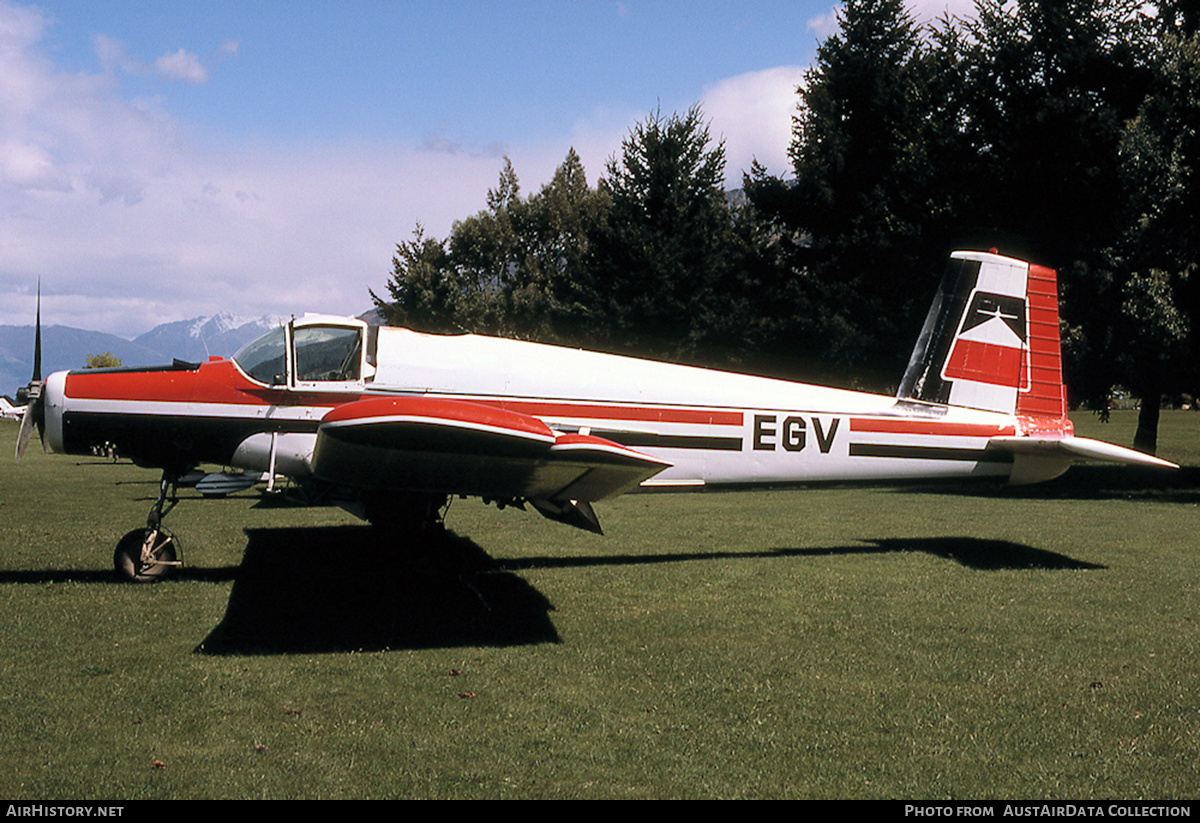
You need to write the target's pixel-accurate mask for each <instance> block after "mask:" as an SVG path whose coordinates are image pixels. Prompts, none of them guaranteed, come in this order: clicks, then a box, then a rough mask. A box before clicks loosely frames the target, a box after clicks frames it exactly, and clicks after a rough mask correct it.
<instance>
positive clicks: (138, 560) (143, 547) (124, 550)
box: [113, 526, 179, 583]
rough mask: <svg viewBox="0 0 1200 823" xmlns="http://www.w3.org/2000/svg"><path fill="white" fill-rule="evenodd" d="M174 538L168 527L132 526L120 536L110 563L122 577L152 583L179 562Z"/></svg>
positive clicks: (169, 571)
mask: <svg viewBox="0 0 1200 823" xmlns="http://www.w3.org/2000/svg"><path fill="white" fill-rule="evenodd" d="M176 547H177V541H176V539H175V535H174V534H172V533H171V531H170V529H165V528H163V527H162V526H159V527H158V528H157V529H152V528H144V529H134V530H133V531H131V532H129V534H127V535H125V536H124V537H122V538H121V540H120V542H118V543H117V550H116V551H115V552H113V566H115V567H116V569H117V574H119V575H120V576H121V577H122V578H124V579H125V580H131V581H133V582H135V583H153V582H155V581H158V580H162V579H163V578H164V577H166V576H167V575H169V574H170V573H171V572H172V571H174V570H175V567H176V566H178V565H179V562H178V557H179V552H178V551H176Z"/></svg>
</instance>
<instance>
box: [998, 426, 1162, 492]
mask: <svg viewBox="0 0 1200 823" xmlns="http://www.w3.org/2000/svg"><path fill="white" fill-rule="evenodd" d="M987 448H988V450H989V451H998V452H1002V453H1007V454H1011V455H1012V456H1013V460H1014V464H1015V465H1014V466H1013V472H1012V475H1011V476H1010V480H1009V482H1011V483H1014V484H1021V483H1036V482H1040V481H1042V480H1049V479H1051V478H1053V477H1057V476H1058V475H1059V474H1062V473H1063V472H1064V471H1066V470H1067V468H1068V467H1070V466H1071V464H1072V463H1078V462H1081V461H1084V460H1096V461H1100V462H1104V463H1124V464H1127V465H1133V466H1155V467H1158V468H1164V469H1177V468H1179V466H1177V465H1176V464H1175V463H1171V462H1169V461H1167V460H1163V459H1162V458H1159V457H1155V456H1154V455H1152V454H1146V453H1145V452H1140V451H1135V450H1134V449H1127V448H1125V447H1124V446H1117V445H1114V444H1112V443H1105V442H1104V441H1102V440H1092V439H1091V438H1088V437H1075V436H1074V435H1066V436H1061V437H1038V436H1036V435H1034V436H1026V437H993V438H991V439H990V440H988V445H987Z"/></svg>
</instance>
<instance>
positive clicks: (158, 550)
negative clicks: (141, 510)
mask: <svg viewBox="0 0 1200 823" xmlns="http://www.w3.org/2000/svg"><path fill="white" fill-rule="evenodd" d="M178 479H179V478H178V476H177V475H172V474H169V473H167V472H163V476H162V480H161V481H160V482H159V491H158V500H157V501H155V503H154V506H153V508H151V509H150V516H149V517H147V518H146V528H144V529H134V530H133V531H131V532H129V533H128V534H126V535H125V536H124V537H122V538H121V540H120V541H119V542H118V543H117V548H116V551H115V552H113V566H114V567H115V568H116V570H117V574H119V575H120V576H121V577H123V578H124V579H126V580H131V581H133V582H135V583H151V582H154V581H157V580H162V579H163V578H164V577H166V576H167V575H169V574H170V573H171V572H172V571H174V570H175V569H176V568H177V567H179V566H182V565H183V563H182V562H181V561H180V560H179V541H178V539H177V538H176V537H175V535H174V534H173V533H172V532H171V530H170V529H167V528H166V527H164V526H163V524H162V521H163V518H164V517H166V516H167V513H168V512H170V511H171V509H173V508H175V506H176V504H178V503H179V498H178V497H177V496H176V487H175V484H176V481H177V480H178ZM168 497H169V499H170V504H169V505H164V504H166V503H167V502H168Z"/></svg>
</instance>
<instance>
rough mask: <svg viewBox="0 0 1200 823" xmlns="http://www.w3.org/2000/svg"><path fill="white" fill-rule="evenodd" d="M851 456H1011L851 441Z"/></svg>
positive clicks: (995, 459)
mask: <svg viewBox="0 0 1200 823" xmlns="http://www.w3.org/2000/svg"><path fill="white" fill-rule="evenodd" d="M850 456H851V457H889V458H893V459H901V460H963V461H974V462H979V463H1007V462H1010V461H1011V457H1010V456H1008V455H1005V454H1000V453H997V452H989V451H987V450H986V449H957V448H952V447H948V446H896V445H889V444H887V443H851V444H850Z"/></svg>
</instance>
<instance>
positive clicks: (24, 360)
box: [0, 314, 279, 395]
mask: <svg viewBox="0 0 1200 823" xmlns="http://www.w3.org/2000/svg"><path fill="white" fill-rule="evenodd" d="M278 322H279V320H278V319H275V318H269V317H254V318H238V317H235V316H234V315H230V314H219V315H216V316H214V317H197V318H195V319H193V320H183V321H179V322H176V323H164V324H162V325H161V326H156V327H155V328H153V329H151V330H150V331H148V332H146V333H145V334H143V335H140V336H139V337H137V338H136V339H134V340H126V339H124V338H122V337H117V336H116V335H113V334H105V333H104V332H97V331H86V330H84V329H74V328H71V327H70V326H43V327H42V376H43V377H46V376H48V375H49V374H50V373H52V372H56V371H59V370H61V369H81V368H83V364H84V363H85V362H86V361H87V358H88V355H90V354H103V353H104V352H112V353H113V355H114V356H116V357H118V358H120V360H121V363H122V364H123V365H126V366H156V365H163V364H167V363H170V362H171V361H172V360H174V359H176V358H178V359H179V360H188V361H192V362H199V361H204V360H207V359H208V357H209V355H215V356H217V357H229V356H230V355H232V354H233V353H234V352H235V351H237V350H238V349H239V348H241V347H242V346H243V345H244V344H246V343H248V342H250V341H251V340H253V339H254V338H256V337H258V336H259V335H261V334H262V333H263V332H264V331H266V330H267V329H269V328H271V327H272V326H274V325H276V324H277V323H278ZM33 338H34V327H33V326H0V394H10V395H11V394H13V393H14V392H15V390H16V389H17V387H18V386H24V385H25V384H26V383H28V382H29V377H30V375H31V374H32V372H33Z"/></svg>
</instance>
